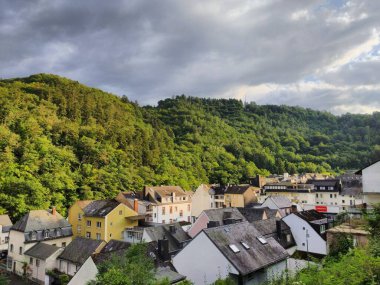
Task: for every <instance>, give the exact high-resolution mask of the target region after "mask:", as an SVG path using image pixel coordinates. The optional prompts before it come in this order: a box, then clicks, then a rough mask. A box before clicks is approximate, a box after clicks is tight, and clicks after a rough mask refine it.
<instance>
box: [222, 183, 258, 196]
mask: <svg viewBox="0 0 380 285" xmlns="http://www.w3.org/2000/svg"><path fill="white" fill-rule="evenodd" d="M250 187H252V186H251V185H230V186H228V187H227V190H226V191H225V192H224V193H225V194H244V193H245V191H247V190H248V189H249V188H250Z"/></svg>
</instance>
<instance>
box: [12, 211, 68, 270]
mask: <svg viewBox="0 0 380 285" xmlns="http://www.w3.org/2000/svg"><path fill="white" fill-rule="evenodd" d="M72 235H73V232H72V229H71V225H70V224H69V222H68V221H67V220H66V219H64V218H63V217H62V216H61V215H60V214H59V213H58V212H57V211H56V210H55V209H53V210H51V211H47V210H33V211H30V212H29V213H27V214H26V215H25V216H23V217H22V218H21V219H20V220H19V221H17V222H16V223H15V224H14V225H13V226H12V228H11V229H10V232H9V249H8V258H7V269H8V270H9V271H13V272H14V273H16V274H18V275H24V274H25V273H27V272H26V271H27V266H26V265H27V264H29V263H30V256H26V255H25V252H27V251H28V250H29V249H31V248H32V247H34V246H35V245H36V244H37V243H45V244H49V245H53V246H56V247H65V246H66V245H68V244H69V243H70V242H71V239H72ZM29 253H30V252H29Z"/></svg>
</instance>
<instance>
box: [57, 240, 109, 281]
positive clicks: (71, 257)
mask: <svg viewBox="0 0 380 285" xmlns="http://www.w3.org/2000/svg"><path fill="white" fill-rule="evenodd" d="M104 246H105V242H104V241H102V240H93V239H88V238H82V237H76V238H75V239H73V241H72V242H71V243H70V244H69V245H68V246H66V247H65V249H64V250H63V251H62V253H61V254H60V255H59V256H58V257H57V269H58V271H59V272H61V273H64V274H67V275H69V276H71V277H72V276H74V275H75V274H76V273H77V271H78V270H79V269H80V267H81V266H82V265H83V264H84V263H85V262H86V261H87V259H88V258H89V257H90V256H91V255H92V254H94V253H99V252H100V250H101V249H102V248H103V247H104Z"/></svg>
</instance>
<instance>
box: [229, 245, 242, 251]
mask: <svg viewBox="0 0 380 285" xmlns="http://www.w3.org/2000/svg"><path fill="white" fill-rule="evenodd" d="M229 247H230V249H231V250H232V251H233V252H234V253H238V252H240V250H239V249H238V247H237V246H236V245H234V244H230V245H229Z"/></svg>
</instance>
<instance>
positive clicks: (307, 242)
mask: <svg viewBox="0 0 380 285" xmlns="http://www.w3.org/2000/svg"><path fill="white" fill-rule="evenodd" d="M309 237H310V236H309V230H308V229H306V254H307V267H309V261H310V260H309Z"/></svg>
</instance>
